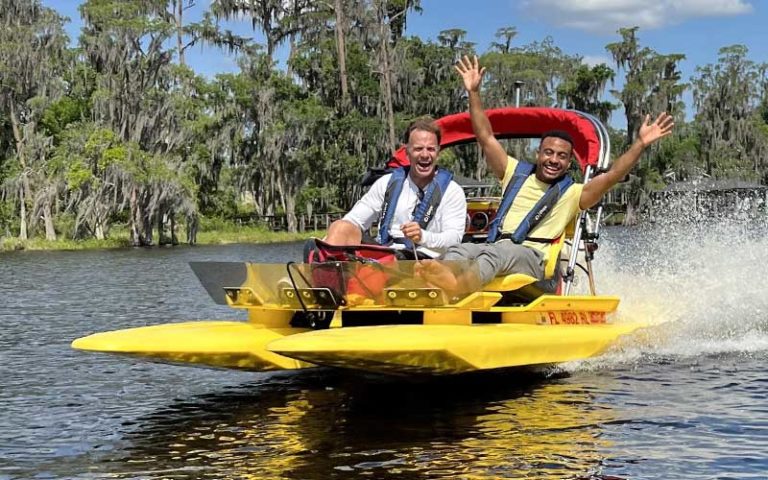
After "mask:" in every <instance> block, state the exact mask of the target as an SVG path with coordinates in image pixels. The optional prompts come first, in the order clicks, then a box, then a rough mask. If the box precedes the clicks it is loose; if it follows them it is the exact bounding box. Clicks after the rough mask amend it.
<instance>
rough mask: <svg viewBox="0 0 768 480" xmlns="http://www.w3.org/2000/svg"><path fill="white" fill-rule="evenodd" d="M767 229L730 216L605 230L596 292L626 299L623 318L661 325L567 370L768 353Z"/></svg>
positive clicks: (598, 266)
mask: <svg viewBox="0 0 768 480" xmlns="http://www.w3.org/2000/svg"><path fill="white" fill-rule="evenodd" d="M763 223H765V222H763ZM766 230H768V228H766V227H765V226H764V225H761V226H756V225H755V223H751V224H748V223H745V222H741V221H726V220H720V221H717V222H710V223H707V224H701V223H699V224H696V225H694V224H691V223H683V222H673V221H667V222H657V223H655V224H653V225H650V226H643V227H633V228H624V227H613V228H608V229H606V230H604V232H603V235H602V237H603V238H602V239H601V240H602V242H601V245H600V250H599V252H598V254H597V261H596V267H595V268H596V275H597V278H598V280H599V282H600V283H599V284H598V285H597V287H598V293H606V294H616V295H619V296H620V297H621V298H622V301H621V306H620V308H619V312H618V313H617V318H616V321H617V322H625V321H626V322H632V321H641V322H647V323H650V324H651V325H655V326H653V327H651V328H648V329H645V330H644V331H642V332H640V333H639V334H638V335H635V336H633V337H632V338H631V339H627V340H626V341H624V342H622V343H621V344H619V345H618V346H617V347H616V348H614V349H612V350H611V351H610V352H608V353H607V354H605V355H603V356H601V357H599V358H596V359H593V360H588V361H585V362H574V363H573V364H569V365H567V366H566V369H567V370H574V369H575V370H581V369H592V368H601V367H608V368H610V367H611V366H614V365H616V364H617V363H620V364H626V363H633V362H636V361H638V360H639V359H642V360H643V361H648V360H649V359H650V360H651V361H653V360H654V359H664V360H666V359H669V358H670V357H671V358H691V357H698V356H706V355H718V354H729V353H735V354H744V355H754V354H755V353H757V354H760V355H762V354H763V353H765V352H768V295H766V292H768V287H767V286H766V279H765V275H764V272H765V265H766V260H767V259H768V235H766ZM581 288H584V286H583V285H582V286H581Z"/></svg>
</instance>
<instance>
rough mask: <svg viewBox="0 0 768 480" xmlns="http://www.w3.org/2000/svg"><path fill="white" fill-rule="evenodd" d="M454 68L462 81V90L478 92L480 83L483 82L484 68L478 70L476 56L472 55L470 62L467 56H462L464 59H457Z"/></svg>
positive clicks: (478, 65)
mask: <svg viewBox="0 0 768 480" xmlns="http://www.w3.org/2000/svg"><path fill="white" fill-rule="evenodd" d="M455 68H456V71H457V72H459V75H461V79H462V80H463V81H464V88H466V89H467V91H468V92H477V91H480V83H481V82H482V81H483V74H485V67H483V68H480V64H479V62H478V61H477V55H474V56H473V58H472V59H471V60H470V59H469V57H468V56H467V55H464V58H461V59H459V62H458V63H457V64H456V66H455Z"/></svg>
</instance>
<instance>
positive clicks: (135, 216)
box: [130, 187, 141, 247]
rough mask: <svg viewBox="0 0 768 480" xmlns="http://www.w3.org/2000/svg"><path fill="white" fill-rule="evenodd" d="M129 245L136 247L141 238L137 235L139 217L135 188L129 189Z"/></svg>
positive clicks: (139, 243) (139, 223)
mask: <svg viewBox="0 0 768 480" xmlns="http://www.w3.org/2000/svg"><path fill="white" fill-rule="evenodd" d="M130 204H131V215H130V218H131V245H133V246H134V247H138V246H140V245H141V236H140V234H139V225H141V221H140V219H141V217H140V214H139V202H138V199H137V198H136V187H133V188H132V189H131V201H130Z"/></svg>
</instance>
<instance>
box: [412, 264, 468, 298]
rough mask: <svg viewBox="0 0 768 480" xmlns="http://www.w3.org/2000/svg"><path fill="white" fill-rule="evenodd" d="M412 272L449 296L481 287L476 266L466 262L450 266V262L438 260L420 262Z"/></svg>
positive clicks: (462, 293)
mask: <svg viewBox="0 0 768 480" xmlns="http://www.w3.org/2000/svg"><path fill="white" fill-rule="evenodd" d="M414 271H415V273H416V275H417V276H420V277H421V278H423V279H424V280H426V281H427V282H429V283H431V284H432V285H434V286H436V287H438V288H442V289H443V290H444V291H445V293H447V294H448V295H451V296H458V295H464V294H467V293H471V292H474V291H477V290H479V289H480V287H481V286H482V285H481V283H480V278H479V277H478V274H477V272H476V266H474V265H470V263H469V262H466V261H463V262H461V263H457V264H452V262H447V263H446V262H441V261H440V260H422V261H421V262H420V263H419V264H416V265H415V266H414Z"/></svg>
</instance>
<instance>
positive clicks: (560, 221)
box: [501, 157, 584, 262]
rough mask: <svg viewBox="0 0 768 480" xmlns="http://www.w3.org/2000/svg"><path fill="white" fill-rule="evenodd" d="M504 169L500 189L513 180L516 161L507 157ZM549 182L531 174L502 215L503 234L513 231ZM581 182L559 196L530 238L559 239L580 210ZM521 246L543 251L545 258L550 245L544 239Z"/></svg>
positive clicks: (545, 258) (524, 243) (526, 242)
mask: <svg viewBox="0 0 768 480" xmlns="http://www.w3.org/2000/svg"><path fill="white" fill-rule="evenodd" d="M507 160H508V161H507V170H506V171H505V172H504V178H503V179H502V180H501V188H502V191H504V190H505V189H506V188H507V184H508V183H509V182H510V181H511V180H512V176H513V175H514V173H515V168H516V167H517V163H518V160H516V159H514V158H512V157H507ZM549 186H550V184H549V183H544V182H542V181H540V180H538V179H537V178H536V175H530V176H529V177H528V178H527V179H526V180H525V182H524V183H523V186H522V187H521V188H520V191H519V192H518V194H517V196H516V197H515V201H514V202H512V206H510V207H509V210H508V211H507V216H506V217H504V220H503V222H504V223H503V224H502V227H501V231H502V233H514V232H515V229H516V228H517V226H518V225H520V222H522V221H523V219H524V218H525V216H526V215H528V213H529V212H530V211H531V210H532V209H533V207H534V205H536V202H538V201H539V199H540V198H541V197H542V196H543V195H544V193H545V192H546V191H547V189H549ZM583 188H584V185H583V184H581V183H574V184H573V185H571V186H570V188H568V190H566V191H565V194H564V195H563V196H562V197H560V199H559V200H558V201H557V203H556V204H555V206H554V207H553V208H552V211H550V212H549V214H547V216H545V217H544V219H543V220H542V221H541V222H539V224H538V225H536V227H534V228H533V229H532V230H531V231H530V232H528V236H529V237H533V238H558V237H560V235H562V233H563V231H565V228H566V227H567V226H568V224H569V223H570V222H572V221H573V219H574V218H575V217H576V216H577V215H578V214H579V213H580V211H581V209H579V199H580V198H581V191H582V189H583ZM523 245H525V246H526V247H531V248H535V249H537V250H539V251H541V252H542V253H543V254H544V261H545V262H546V260H547V259H548V253H549V249H550V247H551V244H549V243H543V242H531V241H525V242H523Z"/></svg>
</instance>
